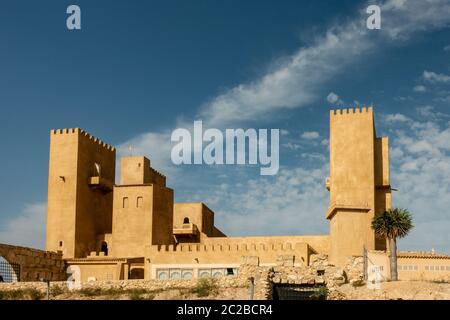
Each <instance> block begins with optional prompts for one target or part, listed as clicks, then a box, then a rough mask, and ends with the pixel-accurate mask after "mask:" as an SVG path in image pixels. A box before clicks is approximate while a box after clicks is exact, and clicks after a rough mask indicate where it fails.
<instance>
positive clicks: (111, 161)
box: [46, 129, 116, 258]
mask: <svg viewBox="0 0 450 320" xmlns="http://www.w3.org/2000/svg"><path fill="white" fill-rule="evenodd" d="M115 157H116V152H115V149H114V148H113V147H111V146H109V145H106V144H105V143H103V142H102V141H100V140H98V139H97V138H94V137H93V136H91V135H89V134H88V133H86V132H85V131H83V130H80V129H63V130H52V131H51V133H50V160H49V181H48V215H47V239H46V248H47V250H49V251H62V252H63V254H64V257H65V258H71V257H83V256H86V255H87V254H89V252H90V251H92V250H95V249H96V238H97V235H98V234H99V233H106V232H109V233H110V232H111V223H112V194H107V193H103V192H101V191H99V190H93V189H92V188H90V187H89V185H88V182H89V178H90V177H91V176H93V175H95V163H98V164H100V166H101V176H102V178H105V179H107V180H109V181H110V182H112V183H113V182H114V177H115Z"/></svg>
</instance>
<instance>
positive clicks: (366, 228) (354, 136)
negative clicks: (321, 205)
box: [327, 107, 391, 265]
mask: <svg viewBox="0 0 450 320" xmlns="http://www.w3.org/2000/svg"><path fill="white" fill-rule="evenodd" d="M388 148H389V147H388V140H387V138H377V137H376V132H375V124H374V113H373V108H372V107H369V108H368V109H366V108H362V109H361V110H360V109H359V108H356V109H344V110H336V111H334V110H332V111H331V113H330V177H329V178H327V189H328V190H329V191H330V204H329V208H328V211H327V219H329V220H330V237H331V248H330V260H331V261H332V262H333V263H335V264H337V265H344V264H345V261H346V259H347V257H348V256H352V255H362V254H363V248H364V247H366V248H367V249H380V250H381V249H385V241H384V239H377V237H376V235H375V233H374V232H373V230H372V228H371V222H372V218H373V216H374V214H375V213H378V212H381V211H384V210H386V209H389V208H390V206H391V197H390V194H391V188H390V182H389V154H388V152H389V150H388Z"/></svg>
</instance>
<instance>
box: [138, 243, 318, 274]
mask: <svg viewBox="0 0 450 320" xmlns="http://www.w3.org/2000/svg"><path fill="white" fill-rule="evenodd" d="M310 253H311V250H310V248H309V246H308V244H307V243H300V242H278V243H277V244H268V243H240V244H239V243H232V242H230V243H228V242H227V241H225V240H223V241H222V242H221V243H220V244H207V245H205V244H178V245H176V246H174V245H169V246H149V247H148V248H147V253H146V259H145V277H146V279H151V278H155V277H156V275H157V271H158V270H161V269H170V268H176V269H185V270H189V271H191V272H192V271H194V277H196V276H198V275H197V274H195V272H196V271H199V270H202V269H220V268H225V269H227V268H237V267H238V266H239V265H240V264H241V263H244V262H245V263H247V262H248V261H249V260H248V259H250V260H251V261H253V262H252V263H253V264H256V265H272V266H275V265H287V266H294V265H295V266H307V265H308V264H309V255H310Z"/></svg>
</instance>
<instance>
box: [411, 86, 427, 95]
mask: <svg viewBox="0 0 450 320" xmlns="http://www.w3.org/2000/svg"><path fill="white" fill-rule="evenodd" d="M413 90H414V92H420V93H423V92H426V91H427V88H426V87H425V86H423V85H417V86H415V87H414V88H413Z"/></svg>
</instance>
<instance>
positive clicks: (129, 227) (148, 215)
mask: <svg viewBox="0 0 450 320" xmlns="http://www.w3.org/2000/svg"><path fill="white" fill-rule="evenodd" d="M138 197H142V199H143V200H142V201H143V202H142V207H139V208H138V207H137V201H138V200H137V199H138ZM124 198H128V206H127V207H125V208H124V207H123V203H124ZM152 214H153V186H152V185H149V186H116V187H114V215H113V232H112V244H111V246H110V256H113V257H142V256H143V254H144V252H145V246H147V245H149V244H151V243H152V230H153V229H152Z"/></svg>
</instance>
